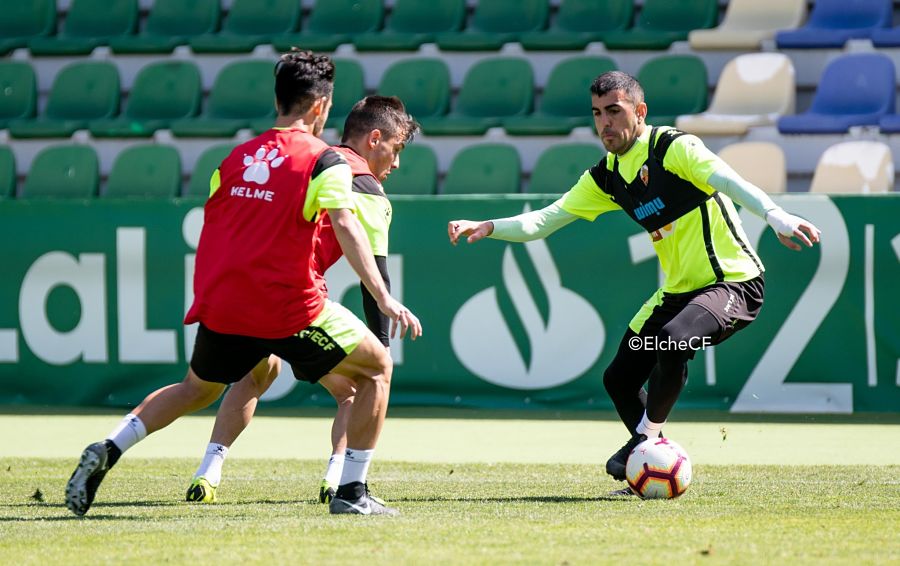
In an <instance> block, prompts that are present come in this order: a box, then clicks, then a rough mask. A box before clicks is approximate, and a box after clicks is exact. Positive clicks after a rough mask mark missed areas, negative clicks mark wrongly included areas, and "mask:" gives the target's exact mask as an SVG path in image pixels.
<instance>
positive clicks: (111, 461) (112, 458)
mask: <svg viewBox="0 0 900 566" xmlns="http://www.w3.org/2000/svg"><path fill="white" fill-rule="evenodd" d="M103 444H104V445H105V446H106V467H107V468H112V467H113V466H115V465H116V462H118V461H119V458H121V457H122V451H121V450H119V447H118V446H116V443H115V442H113V441H112V440H108V439H107V440H104V441H103Z"/></svg>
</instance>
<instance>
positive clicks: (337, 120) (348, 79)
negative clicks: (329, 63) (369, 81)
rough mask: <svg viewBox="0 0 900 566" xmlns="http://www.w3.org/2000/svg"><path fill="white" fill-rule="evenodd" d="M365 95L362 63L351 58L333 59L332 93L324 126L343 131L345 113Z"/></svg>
mask: <svg viewBox="0 0 900 566" xmlns="http://www.w3.org/2000/svg"><path fill="white" fill-rule="evenodd" d="M365 95H366V86H365V81H364V78H363V69H362V65H360V64H359V63H358V62H356V61H355V60H353V59H334V95H333V96H332V104H331V112H330V113H329V114H328V122H327V123H326V124H325V126H326V127H327V128H337V130H338V131H340V132H342V131H344V120H346V119H347V114H349V113H350V109H351V108H353V105H354V104H356V103H357V102H359V101H360V99H361V98H362V97H364V96H365Z"/></svg>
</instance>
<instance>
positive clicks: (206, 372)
mask: <svg viewBox="0 0 900 566" xmlns="http://www.w3.org/2000/svg"><path fill="white" fill-rule="evenodd" d="M261 357H262V356H261V355H259V353H258V352H256V351H253V350H252V349H250V348H249V347H248V346H247V345H246V344H244V343H243V342H242V338H241V337H238V336H227V335H222V334H217V333H214V332H211V331H209V330H208V329H206V328H205V327H203V326H202V325H201V326H200V329H199V330H198V332H197V340H196V343H195V346H194V356H193V358H192V360H191V365H190V367H189V368H188V372H187V376H186V377H185V378H184V380H183V381H182V382H180V383H176V384H173V385H168V386H166V387H162V388H160V389H157V390H156V391H154V392H152V393H150V394H149V395H147V397H146V398H145V399H144V401H143V402H141V404H140V405H139V406H138V407H137V408H136V409H135V410H134V411H132V412H131V413H129V414H128V415H126V416H125V418H124V419H122V422H120V423H119V425H118V426H117V427H116V428H114V429H113V431H112V432H111V433H110V434H109V435H108V436H107V437H106V439H105V440H103V441H100V442H95V443H93V444H90V445H89V446H88V447H87V448H85V449H84V451H83V452H82V454H81V459H80V461H79V463H78V466H77V467H76V468H75V471H74V472H73V473H72V476H71V477H70V478H69V482H68V483H67V484H66V505H67V506H68V508H69V509H70V510H71V511H72V512H73V513H75V514H76V515H79V516H81V515H84V514H85V513H87V511H88V509H90V507H91V504H92V503H93V500H94V496H95V495H96V492H97V488H98V487H99V486H100V483H101V482H102V481H103V478H104V477H105V476H106V473H107V472H108V471H109V470H110V468H112V466H114V465H115V464H116V462H118V460H119V457H120V456H121V455H122V454H123V453H124V452H125V451H126V450H128V449H129V448H131V447H132V446H134V445H135V444H137V443H138V442H140V441H141V440H143V439H144V438H145V437H146V436H147V435H148V434H151V433H153V432H156V431H157V430H160V429H162V428H165V427H166V426H168V425H169V424H170V423H171V422H172V421H174V420H175V419H177V418H178V417H180V416H182V415H185V414H187V413H191V412H194V411H197V410H199V409H202V408H205V407H207V406H209V405H210V404H211V403H212V402H213V401H215V400H216V399H218V398H219V396H220V395H221V394H222V391H224V389H225V384H227V383H231V382H233V381H237V380H238V379H240V377H241V376H243V375H244V374H245V373H246V372H247V371H249V370H250V369H251V368H252V367H253V366H254V365H255V364H256V362H257V360H259V359H260V358H261ZM235 372H239V373H235ZM200 376H203V378H202V379H201V377H200Z"/></svg>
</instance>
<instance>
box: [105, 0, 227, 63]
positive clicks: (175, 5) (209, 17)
mask: <svg viewBox="0 0 900 566" xmlns="http://www.w3.org/2000/svg"><path fill="white" fill-rule="evenodd" d="M221 19H222V10H221V8H220V6H219V0H192V1H190V2H185V1H184V0H155V1H154V2H153V6H152V7H151V8H150V13H149V14H148V15H147V24H146V28H145V29H144V31H143V33H141V34H140V35H136V36H125V37H116V38H112V39H110V41H109V46H110V48H111V49H112V50H113V52H114V53H171V52H172V50H173V49H175V47H176V46H178V45H186V44H187V43H188V42H190V40H191V39H192V38H194V37H196V36H199V35H204V34H212V33H215V32H216V30H218V29H219V23H220V21H221Z"/></svg>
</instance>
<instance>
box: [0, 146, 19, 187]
mask: <svg viewBox="0 0 900 566" xmlns="http://www.w3.org/2000/svg"><path fill="white" fill-rule="evenodd" d="M14 196H16V156H15V155H13V152H12V149H10V148H9V147H7V146H5V145H0V200H2V199H5V198H12V197H14Z"/></svg>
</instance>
